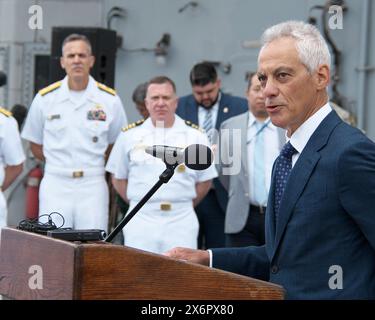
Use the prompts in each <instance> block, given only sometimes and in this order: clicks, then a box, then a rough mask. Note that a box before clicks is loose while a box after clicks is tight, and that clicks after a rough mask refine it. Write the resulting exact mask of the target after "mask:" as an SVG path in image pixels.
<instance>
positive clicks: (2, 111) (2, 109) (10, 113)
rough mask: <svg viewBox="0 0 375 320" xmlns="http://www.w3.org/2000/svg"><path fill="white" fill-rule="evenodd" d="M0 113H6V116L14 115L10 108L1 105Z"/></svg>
mask: <svg viewBox="0 0 375 320" xmlns="http://www.w3.org/2000/svg"><path fill="white" fill-rule="evenodd" d="M0 113H2V114H3V115H5V116H6V117H11V116H12V112H10V111H9V110H7V109H5V108H3V107H0Z"/></svg>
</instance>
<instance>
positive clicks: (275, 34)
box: [261, 21, 331, 73]
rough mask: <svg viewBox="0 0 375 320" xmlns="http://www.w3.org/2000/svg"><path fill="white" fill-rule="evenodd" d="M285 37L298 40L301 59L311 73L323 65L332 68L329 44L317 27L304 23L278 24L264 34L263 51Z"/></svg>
mask: <svg viewBox="0 0 375 320" xmlns="http://www.w3.org/2000/svg"><path fill="white" fill-rule="evenodd" d="M283 37H291V38H293V39H295V40H296V49H297V52H298V55H299V58H300V60H301V62H302V63H303V64H304V65H305V66H306V68H307V70H308V71H309V72H310V73H312V72H314V71H316V70H317V68H318V66H319V65H322V64H326V65H328V67H329V68H330V66H331V55H330V53H329V49H328V46H327V43H326V41H325V40H324V38H323V37H322V35H321V34H320V32H319V30H318V29H317V28H316V27H315V26H313V25H311V24H308V23H306V22H303V21H286V22H282V23H279V24H276V25H274V26H272V27H270V28H268V29H267V30H265V31H264V32H263V35H262V38H261V41H262V44H263V46H262V48H261V50H262V49H263V48H264V47H265V46H267V45H268V44H269V43H270V42H272V41H274V40H277V39H280V38H283Z"/></svg>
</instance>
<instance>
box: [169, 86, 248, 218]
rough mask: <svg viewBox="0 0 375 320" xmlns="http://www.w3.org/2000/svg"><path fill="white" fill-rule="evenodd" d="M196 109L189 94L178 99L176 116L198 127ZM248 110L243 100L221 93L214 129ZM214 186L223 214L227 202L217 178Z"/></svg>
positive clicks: (245, 101) (225, 194) (224, 192)
mask: <svg viewBox="0 0 375 320" xmlns="http://www.w3.org/2000/svg"><path fill="white" fill-rule="evenodd" d="M198 107H199V105H198V104H197V102H196V101H195V99H194V96H193V95H192V94H189V95H187V96H184V97H181V98H179V99H178V106H177V110H176V114H177V115H179V116H180V117H181V118H182V119H184V120H188V121H191V122H192V123H194V124H197V125H198V124H199V122H198ZM248 110H249V107H248V103H247V100H246V99H245V98H241V97H236V96H231V95H229V94H225V93H223V92H221V99H220V103H219V110H218V114H217V120H216V124H215V129H216V130H219V129H220V125H221V123H222V122H223V121H225V120H227V119H229V118H231V117H233V116H236V115H238V114H240V113H244V112H247V111H248ZM214 184H215V188H216V189H215V191H216V196H217V199H218V201H219V204H220V207H221V209H222V210H223V211H224V212H225V210H226V206H227V202H228V197H227V193H226V191H225V189H224V188H223V187H222V185H221V184H220V182H219V180H218V179H217V178H216V179H214Z"/></svg>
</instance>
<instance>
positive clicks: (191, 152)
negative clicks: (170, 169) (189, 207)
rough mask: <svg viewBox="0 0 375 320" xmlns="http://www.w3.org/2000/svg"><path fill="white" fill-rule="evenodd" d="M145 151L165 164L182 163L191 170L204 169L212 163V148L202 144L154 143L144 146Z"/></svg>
mask: <svg viewBox="0 0 375 320" xmlns="http://www.w3.org/2000/svg"><path fill="white" fill-rule="evenodd" d="M145 151H146V153H148V154H150V155H152V156H153V157H156V158H159V159H161V160H163V161H164V162H165V163H166V164H167V165H171V166H175V165H179V164H182V163H184V164H185V165H186V166H187V167H188V168H189V169H192V170H205V169H207V168H209V167H210V166H211V164H212V160H213V153H212V150H211V149H210V148H209V147H208V146H205V145H203V144H192V145H190V146H188V147H186V148H178V147H170V146H163V145H155V146H150V147H146V149H145Z"/></svg>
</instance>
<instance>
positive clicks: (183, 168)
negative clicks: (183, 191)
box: [177, 163, 186, 173]
mask: <svg viewBox="0 0 375 320" xmlns="http://www.w3.org/2000/svg"><path fill="white" fill-rule="evenodd" d="M185 171H186V166H185V165H184V164H183V163H182V164H180V165H179V166H178V167H177V172H180V173H183V172H185Z"/></svg>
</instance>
